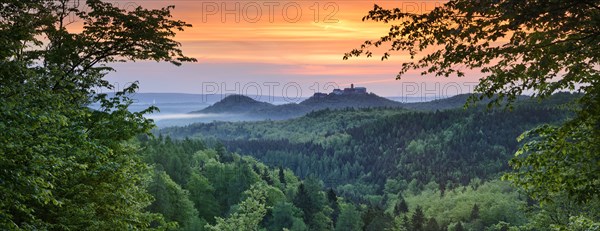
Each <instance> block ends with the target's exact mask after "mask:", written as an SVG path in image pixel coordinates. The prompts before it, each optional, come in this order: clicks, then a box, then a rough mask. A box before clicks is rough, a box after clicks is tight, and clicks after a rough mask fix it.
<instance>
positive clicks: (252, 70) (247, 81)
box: [108, 0, 480, 97]
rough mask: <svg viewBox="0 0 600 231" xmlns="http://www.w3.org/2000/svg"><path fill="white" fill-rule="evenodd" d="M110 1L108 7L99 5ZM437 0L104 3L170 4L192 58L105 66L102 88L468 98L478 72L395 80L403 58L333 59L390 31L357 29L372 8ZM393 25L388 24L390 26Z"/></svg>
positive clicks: (372, 26) (429, 5)
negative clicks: (357, 91) (359, 89)
mask: <svg viewBox="0 0 600 231" xmlns="http://www.w3.org/2000/svg"><path fill="white" fill-rule="evenodd" d="M109 2H111V1H109ZM442 3H443V2H442V1H431V0H430V1H389V0H388V1H382V0H378V1H363V0H345V1H316V0H302V1H235V0H228V1H198V0H174V1H162V0H146V1H124V0H118V1H113V4H119V6H120V7H123V8H129V7H134V6H138V5H139V6H142V7H145V8H159V7H164V6H167V5H174V6H175V9H174V10H173V11H172V14H173V17H174V18H175V19H180V20H183V21H186V22H188V23H191V24H192V25H193V27H192V28H188V29H186V30H185V31H183V32H180V33H178V34H177V36H176V37H175V40H177V41H179V42H181V44H182V50H183V51H184V53H185V54H186V55H187V56H191V57H194V58H196V59H198V62H196V63H185V64H184V65H182V66H180V67H176V66H173V65H171V64H168V63H156V62H139V61H138V62H135V63H118V64H114V65H112V66H113V67H115V69H116V70H117V72H114V73H111V74H109V76H108V80H109V81H111V82H113V83H115V84H116V85H120V86H123V85H125V84H127V83H128V82H132V81H136V80H137V81H139V82H140V91H139V92H165V93H167V92H178V93H194V94H213V93H218V94H260V95H274V96H284V97H298V96H300V97H307V96H310V95H312V94H313V93H315V92H330V91H331V90H333V88H345V87H349V86H350V84H351V83H354V85H355V86H363V87H367V90H368V91H369V92H374V93H376V94H378V95H382V96H407V95H411V96H424V95H425V96H428V97H431V96H440V97H441V96H445V95H454V94H458V93H467V92H469V91H470V90H471V89H472V87H473V85H475V84H476V83H477V79H478V78H479V76H480V74H479V73H478V72H476V71H469V72H467V77H464V78H457V77H451V78H443V77H434V76H420V75H419V74H418V73H419V72H418V71H414V72H411V73H409V74H407V75H406V76H404V77H403V79H402V80H395V77H396V74H397V72H398V71H399V69H400V68H399V67H400V65H401V64H402V63H403V62H406V61H408V60H410V57H409V56H407V55H406V54H403V53H396V52H394V53H392V56H391V57H390V59H389V60H386V61H381V60H380V58H379V56H378V54H382V53H383V51H381V50H380V51H381V52H379V53H375V55H374V57H373V58H369V59H367V58H364V57H359V58H351V59H350V60H343V59H342V58H343V55H344V53H345V52H349V51H350V50H352V49H353V48H358V47H359V46H360V45H361V44H362V43H363V42H364V41H365V40H373V39H377V38H379V37H380V36H382V35H385V34H386V33H387V31H388V30H389V27H390V25H389V24H385V23H377V22H363V21H362V17H363V16H364V15H366V14H367V13H368V11H369V10H371V9H373V6H374V4H378V5H380V6H383V7H387V8H393V7H399V8H400V9H401V10H402V11H405V12H415V13H423V12H427V11H429V10H431V9H433V7H435V6H436V5H441V4H442ZM392 24H393V23H392Z"/></svg>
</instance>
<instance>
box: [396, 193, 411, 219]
mask: <svg viewBox="0 0 600 231" xmlns="http://www.w3.org/2000/svg"><path fill="white" fill-rule="evenodd" d="M399 197H400V199H399V200H398V202H396V206H395V207H394V214H395V215H396V216H399V215H400V214H403V213H406V212H408V205H407V204H406V200H404V197H403V196H402V195H399Z"/></svg>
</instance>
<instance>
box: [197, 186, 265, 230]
mask: <svg viewBox="0 0 600 231" xmlns="http://www.w3.org/2000/svg"><path fill="white" fill-rule="evenodd" d="M264 187H265V186H264V185H261V184H254V185H252V186H251V187H250V189H248V190H247V191H246V192H245V194H246V195H247V196H248V198H246V199H245V200H244V201H242V202H241V203H240V204H239V207H238V209H237V210H236V211H235V212H234V213H233V214H231V215H230V216H229V217H227V219H223V218H221V217H217V222H216V224H215V225H210V224H207V225H206V226H205V228H207V229H209V230H218V231H254V230H258V227H259V224H260V222H261V221H262V220H263V218H264V216H265V215H266V214H267V208H266V206H265V191H264V190H263V189H264Z"/></svg>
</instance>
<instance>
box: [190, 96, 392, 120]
mask: <svg viewBox="0 0 600 231" xmlns="http://www.w3.org/2000/svg"><path fill="white" fill-rule="evenodd" d="M401 106H402V103H399V102H396V101H392V100H389V99H386V98H383V97H380V96H377V95H375V94H372V93H371V94H346V95H335V94H329V95H317V94H316V95H315V96H312V97H310V98H308V99H306V100H304V101H302V102H300V103H299V104H296V103H289V104H283V105H272V104H269V103H266V102H260V101H257V100H254V99H252V98H250V97H247V96H243V95H230V96H227V97H225V98H224V99H223V100H221V101H219V102H217V103H215V104H213V105H211V106H209V107H207V108H205V109H202V110H199V111H194V112H191V113H223V114H241V115H245V116H247V117H248V118H252V119H253V120H256V119H275V120H282V119H290V118H295V117H300V116H303V115H305V114H307V113H309V112H311V111H319V110H323V109H342V108H378V107H396V108H398V107H401Z"/></svg>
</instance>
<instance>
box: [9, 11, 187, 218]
mask: <svg viewBox="0 0 600 231" xmlns="http://www.w3.org/2000/svg"><path fill="white" fill-rule="evenodd" d="M85 6H86V7H87V8H86V10H85V11H83V10H79V9H78V8H77V7H76V5H75V4H73V2H69V1H67V0H59V1H50V0H41V1H14V0H8V1H3V3H2V4H1V6H0V28H2V29H1V30H0V38H1V39H0V41H1V42H0V98H1V99H2V100H1V101H0V121H1V122H0V130H1V131H0V169H2V171H0V179H2V183H1V184H0V195H2V198H3V199H2V200H0V229H7V230H14V229H64V230H82V229H86V230H115V229H117V230H123V229H143V228H148V226H149V225H150V223H151V221H159V220H161V219H160V217H159V216H158V215H157V214H151V213H148V212H146V211H145V210H144V208H145V207H146V206H148V205H149V204H150V203H151V201H152V199H151V196H150V195H149V194H148V193H147V192H146V191H145V186H144V185H145V184H147V182H148V180H149V178H148V177H147V175H148V173H149V172H148V170H149V168H148V167H147V166H146V165H145V164H143V162H142V161H141V160H140V158H138V157H137V156H136V155H135V153H136V147H135V145H133V144H132V143H130V142H129V140H131V139H132V138H134V137H135V136H136V135H138V134H141V133H148V132H149V130H150V129H151V128H152V126H153V125H152V121H151V120H148V119H145V118H144V117H143V115H144V114H145V113H148V112H151V111H153V110H154V109H155V108H149V109H148V110H143V111H141V112H130V111H128V110H127V108H128V106H129V105H130V104H131V103H132V100H131V99H130V98H129V97H128V95H129V94H132V93H133V92H135V90H136V89H137V83H133V84H131V85H130V86H127V87H125V88H124V89H121V90H115V88H114V86H112V85H111V84H110V83H109V82H108V81H106V80H105V79H103V78H104V76H105V75H106V74H107V73H108V72H109V71H112V69H111V68H110V67H109V66H107V65H108V64H109V63H111V62H117V61H128V60H155V61H167V62H172V63H174V64H176V65H179V64H181V62H186V61H194V59H192V58H189V57H186V56H184V55H183V53H182V51H181V50H180V49H179V47H180V44H179V43H178V42H176V41H174V40H173V39H172V38H173V36H175V33H176V31H178V30H183V29H184V28H186V27H189V26H190V25H189V24H186V23H185V22H182V21H178V20H172V19H171V14H170V10H171V9H172V8H173V7H166V8H162V9H156V10H147V9H144V8H141V7H138V8H135V9H133V10H130V11H126V10H123V9H120V8H118V7H115V6H113V5H112V4H110V3H106V2H103V1H100V0H87V1H85ZM85 6H84V7H83V8H85ZM73 18H75V19H76V20H78V21H79V22H81V23H82V24H83V27H82V28H77V29H75V30H71V31H70V30H68V29H67V25H69V24H70V23H71V22H70V21H69V20H71V19H73ZM102 88H104V89H110V90H115V92H116V94H114V95H113V96H111V97H109V96H108V95H107V94H101V93H100V92H97V91H96V90H95V89H102ZM93 103H96V104H97V105H99V106H98V107H97V108H96V110H91V109H89V108H88V107H87V106H88V105H90V104H93ZM107 202H110V203H107Z"/></svg>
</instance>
